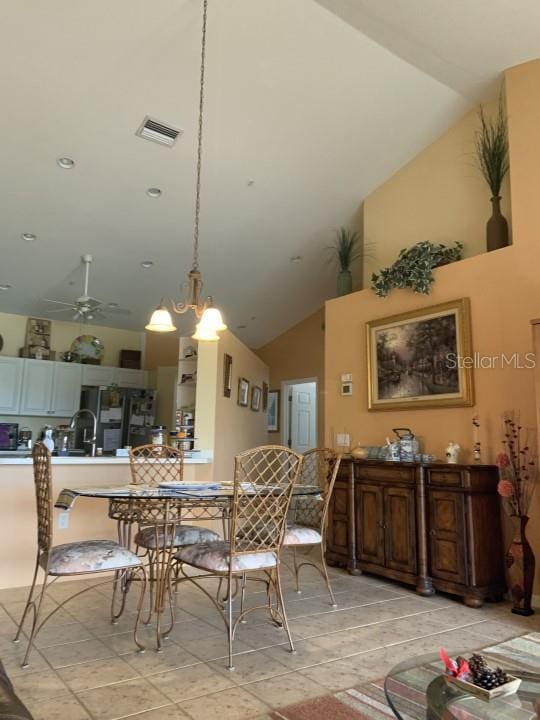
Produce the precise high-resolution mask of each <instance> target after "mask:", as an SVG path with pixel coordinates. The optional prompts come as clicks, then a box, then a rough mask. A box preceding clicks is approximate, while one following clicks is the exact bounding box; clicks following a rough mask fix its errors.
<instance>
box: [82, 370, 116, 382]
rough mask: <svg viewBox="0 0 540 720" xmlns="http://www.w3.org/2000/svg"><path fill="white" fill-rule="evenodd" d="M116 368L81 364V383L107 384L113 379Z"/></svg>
mask: <svg viewBox="0 0 540 720" xmlns="http://www.w3.org/2000/svg"><path fill="white" fill-rule="evenodd" d="M115 370H116V368H113V367H107V366H106V365H104V366H103V367H101V366H100V365H83V368H82V384H83V385H94V386H96V385H97V386H100V385H103V386H105V387H106V386H108V385H112V384H113V382H114V381H115V377H114V373H115Z"/></svg>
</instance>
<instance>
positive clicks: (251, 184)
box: [247, 178, 255, 187]
mask: <svg viewBox="0 0 540 720" xmlns="http://www.w3.org/2000/svg"><path fill="white" fill-rule="evenodd" d="M253 185H255V180H254V179H253V178H249V180H248V181H247V186H248V187H253Z"/></svg>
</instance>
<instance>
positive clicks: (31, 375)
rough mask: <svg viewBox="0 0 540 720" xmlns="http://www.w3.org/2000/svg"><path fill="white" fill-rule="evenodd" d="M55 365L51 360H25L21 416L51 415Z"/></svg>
mask: <svg viewBox="0 0 540 720" xmlns="http://www.w3.org/2000/svg"><path fill="white" fill-rule="evenodd" d="M53 374H54V363H53V362H50V361H49V360H25V361H24V369H23V389H22V398H21V415H49V414H50V413H49V411H50V409H51V392H52V384H53Z"/></svg>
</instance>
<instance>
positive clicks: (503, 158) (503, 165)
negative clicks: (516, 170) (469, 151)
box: [475, 96, 509, 197]
mask: <svg viewBox="0 0 540 720" xmlns="http://www.w3.org/2000/svg"><path fill="white" fill-rule="evenodd" d="M478 118H479V120H480V128H479V130H478V131H477V133H476V139H475V146H476V159H477V162H478V167H479V169H480V172H481V173H482V175H483V176H484V179H485V181H486V183H487V184H488V186H489V189H490V190H491V194H492V196H493V197H498V196H499V194H500V191H501V185H502V182H503V180H504V176H505V175H506V173H507V172H508V168H509V161H508V128H507V124H506V113H505V108H504V102H503V100H502V97H501V96H499V104H498V108H497V114H496V115H495V116H494V117H491V118H488V117H487V115H486V112H485V110H484V107H483V106H482V105H480V109H479V111H478Z"/></svg>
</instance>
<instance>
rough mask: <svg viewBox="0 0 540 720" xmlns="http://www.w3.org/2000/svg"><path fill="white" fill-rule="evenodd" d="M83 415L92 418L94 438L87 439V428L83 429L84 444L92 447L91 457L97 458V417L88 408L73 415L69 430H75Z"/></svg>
mask: <svg viewBox="0 0 540 720" xmlns="http://www.w3.org/2000/svg"><path fill="white" fill-rule="evenodd" d="M83 413H87V414H88V415H90V417H91V418H92V425H93V428H92V437H91V438H90V439H87V437H86V431H87V428H83V439H82V441H83V443H84V444H85V445H90V457H95V455H96V441H97V417H96V416H95V413H93V412H92V411H91V410H88V409H87V408H81V409H80V410H77V412H76V413H75V414H74V415H73V417H72V418H71V420H70V422H69V429H70V430H75V428H76V427H77V420H78V419H79V418H80V416H81V415H82V414H83Z"/></svg>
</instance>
